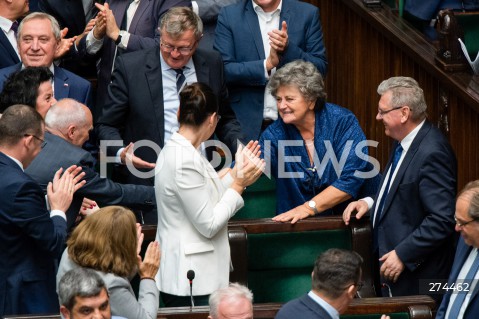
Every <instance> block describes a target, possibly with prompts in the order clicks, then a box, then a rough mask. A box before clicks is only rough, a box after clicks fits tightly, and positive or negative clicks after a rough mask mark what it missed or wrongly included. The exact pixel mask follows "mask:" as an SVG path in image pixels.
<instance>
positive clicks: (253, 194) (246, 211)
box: [233, 174, 276, 219]
mask: <svg viewBox="0 0 479 319" xmlns="http://www.w3.org/2000/svg"><path fill="white" fill-rule="evenodd" d="M243 199H244V207H243V208H242V209H240V210H239V211H238V212H237V213H236V214H235V216H234V217H233V219H246V218H270V217H273V216H274V215H275V211H276V182H275V181H274V179H269V178H268V177H266V175H264V174H263V175H262V176H261V177H260V178H259V179H258V180H257V181H256V182H255V183H254V184H253V185H251V186H250V187H248V188H247V189H246V190H245V191H244V193H243Z"/></svg>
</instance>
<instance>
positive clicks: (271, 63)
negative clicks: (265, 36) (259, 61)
mask: <svg viewBox="0 0 479 319" xmlns="http://www.w3.org/2000/svg"><path fill="white" fill-rule="evenodd" d="M278 64H279V56H278V53H277V52H276V50H275V49H274V48H273V47H271V49H270V50H269V55H268V57H267V58H266V70H267V71H268V72H269V71H271V70H272V69H274V68H275V67H276V66H277V65H278Z"/></svg>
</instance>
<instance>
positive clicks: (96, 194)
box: [75, 153, 155, 206]
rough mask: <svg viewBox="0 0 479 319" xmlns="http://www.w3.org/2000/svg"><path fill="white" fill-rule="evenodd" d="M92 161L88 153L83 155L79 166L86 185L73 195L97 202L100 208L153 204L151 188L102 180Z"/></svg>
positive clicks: (153, 193) (106, 179)
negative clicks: (83, 174)
mask: <svg viewBox="0 0 479 319" xmlns="http://www.w3.org/2000/svg"><path fill="white" fill-rule="evenodd" d="M93 163H94V160H93V157H92V156H91V155H90V153H85V156H84V158H83V159H82V160H80V161H79V165H81V166H82V172H84V173H85V176H84V178H83V179H84V180H85V181H86V184H85V185H83V187H82V188H80V189H79V190H78V191H77V192H76V194H75V195H80V196H84V197H87V198H90V199H93V200H95V201H97V202H98V204H99V205H100V206H106V205H118V204H120V205H127V206H136V205H141V206H142V205H146V206H152V205H154V203H155V191H154V188H153V187H152V186H143V185H133V184H120V183H115V182H113V181H112V180H110V179H108V178H102V177H100V175H99V174H98V173H97V172H96V171H95V169H94V165H93Z"/></svg>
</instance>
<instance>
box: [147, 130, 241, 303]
mask: <svg viewBox="0 0 479 319" xmlns="http://www.w3.org/2000/svg"><path fill="white" fill-rule="evenodd" d="M232 182H233V179H232V177H231V176H230V174H226V176H225V177H224V178H223V179H220V178H219V176H218V174H217V173H216V171H215V170H214V169H213V167H212V166H211V164H210V163H209V162H208V161H207V159H206V158H205V157H204V156H203V155H201V153H200V152H199V151H198V150H197V149H195V148H194V146H193V145H192V144H191V142H190V141H188V140H187V139H185V138H184V137H183V136H182V135H180V134H178V133H174V134H173V136H172V137H171V139H170V140H169V141H168V143H167V144H166V145H165V147H164V148H163V150H162V151H161V153H160V155H159V157H158V161H157V162H156V169H155V194H156V203H157V205H158V229H157V233H156V239H157V240H158V241H159V243H160V245H161V246H160V247H161V264H160V270H159V271H158V274H157V276H156V283H157V286H158V289H159V290H160V291H163V292H165V293H168V294H172V295H177V296H189V294H190V285H189V281H188V279H187V277H186V273H187V272H188V270H194V272H195V279H194V281H193V295H196V296H199V295H208V294H211V293H212V292H213V291H215V290H216V289H218V288H223V287H227V286H228V281H229V270H230V260H231V256H230V247H229V243H228V233H227V223H228V220H229V219H230V218H231V217H232V216H233V215H234V214H235V213H236V212H237V211H238V210H239V209H240V208H241V207H243V205H244V202H243V198H242V197H241V195H240V194H238V192H236V191H235V190H233V189H231V188H229V186H230V185H231V183H232Z"/></svg>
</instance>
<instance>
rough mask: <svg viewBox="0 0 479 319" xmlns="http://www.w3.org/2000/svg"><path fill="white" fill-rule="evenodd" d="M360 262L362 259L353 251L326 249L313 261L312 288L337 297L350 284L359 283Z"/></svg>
mask: <svg viewBox="0 0 479 319" xmlns="http://www.w3.org/2000/svg"><path fill="white" fill-rule="evenodd" d="M362 263H363V259H362V258H361V256H360V255H359V254H358V253H356V252H354V251H350V250H345V249H338V248H331V249H328V250H327V251H325V252H324V253H322V254H321V255H319V256H318V258H317V259H316V262H315V263H314V270H313V285H312V286H313V290H316V291H321V292H322V293H324V294H325V295H326V296H328V297H330V298H333V299H335V298H338V297H339V296H341V294H342V293H343V291H344V290H345V289H346V288H348V287H349V286H350V285H353V284H358V283H359V281H360V280H361V264H362Z"/></svg>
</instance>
